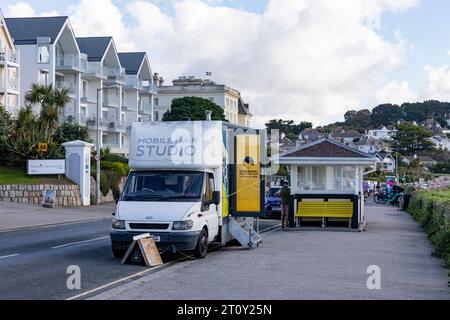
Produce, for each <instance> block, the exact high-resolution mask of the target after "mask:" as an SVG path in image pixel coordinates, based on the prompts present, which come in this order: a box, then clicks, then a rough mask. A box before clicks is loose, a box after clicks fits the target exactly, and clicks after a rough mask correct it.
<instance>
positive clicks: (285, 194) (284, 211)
mask: <svg viewBox="0 0 450 320" xmlns="http://www.w3.org/2000/svg"><path fill="white" fill-rule="evenodd" d="M277 196H279V197H280V198H281V228H282V229H283V231H285V230H286V228H287V227H288V226H289V202H290V197H291V189H290V188H289V183H288V182H287V181H284V182H283V187H282V188H281V189H280V191H278V192H277Z"/></svg>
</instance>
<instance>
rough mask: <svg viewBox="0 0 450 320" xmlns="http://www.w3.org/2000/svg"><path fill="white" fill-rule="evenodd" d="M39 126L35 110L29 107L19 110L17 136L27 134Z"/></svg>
mask: <svg viewBox="0 0 450 320" xmlns="http://www.w3.org/2000/svg"><path fill="white" fill-rule="evenodd" d="M36 126H37V119H36V116H35V114H34V112H33V108H32V107H31V106H30V105H27V106H25V107H23V108H21V109H20V110H19V113H18V114H17V120H16V128H15V129H16V134H17V135H20V134H25V133H27V132H28V131H29V130H31V129H32V128H35V127H36Z"/></svg>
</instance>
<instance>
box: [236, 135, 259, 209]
mask: <svg viewBox="0 0 450 320" xmlns="http://www.w3.org/2000/svg"><path fill="white" fill-rule="evenodd" d="M260 149H261V146H260V140H259V135H257V134H242V135H237V136H236V211H237V213H238V214H239V213H258V214H259V213H260V212H261V210H262V208H261V162H260Z"/></svg>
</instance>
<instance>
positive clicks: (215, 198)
mask: <svg viewBox="0 0 450 320" xmlns="http://www.w3.org/2000/svg"><path fill="white" fill-rule="evenodd" d="M212 196H213V203H214V204H215V205H216V206H218V205H219V204H220V200H221V197H222V195H221V194H220V191H214V192H213V195H212Z"/></svg>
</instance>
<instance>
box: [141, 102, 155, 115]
mask: <svg viewBox="0 0 450 320" xmlns="http://www.w3.org/2000/svg"><path fill="white" fill-rule="evenodd" d="M139 114H146V115H151V114H152V105H151V104H150V103H142V104H141V106H140V107H139Z"/></svg>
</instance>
